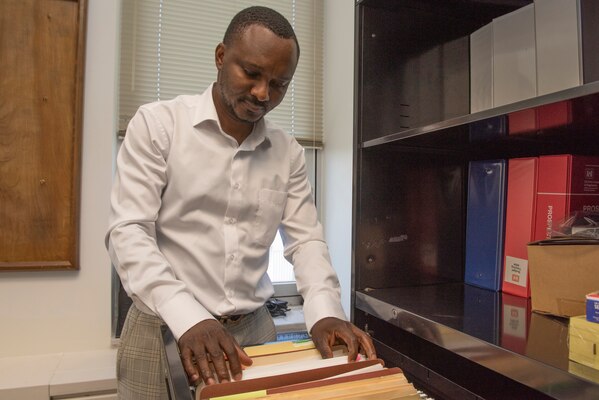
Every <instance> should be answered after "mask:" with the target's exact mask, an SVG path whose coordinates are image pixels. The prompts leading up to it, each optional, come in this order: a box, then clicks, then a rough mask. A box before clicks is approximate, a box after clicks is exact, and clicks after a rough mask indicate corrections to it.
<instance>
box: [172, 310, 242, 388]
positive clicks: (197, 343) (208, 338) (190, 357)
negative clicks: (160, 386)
mask: <svg viewBox="0 0 599 400" xmlns="http://www.w3.org/2000/svg"><path fill="white" fill-rule="evenodd" d="M178 344H179V350H180V352H181V360H182V362H183V367H184V369H185V372H186V373H187V376H188V377H189V381H190V382H191V383H193V384H197V383H199V382H200V380H202V381H204V383H205V384H206V385H212V384H214V383H217V382H228V381H230V380H231V374H232V375H233V379H235V380H239V379H241V370H242V362H243V363H244V364H245V365H249V364H251V360H249V357H248V356H247V354H245V353H244V352H243V350H241V354H243V357H241V359H242V360H243V361H240V355H239V354H240V353H239V350H240V349H239V345H238V344H237V343H236V342H235V339H234V338H233V337H232V336H231V334H230V333H229V332H227V330H226V329H225V328H224V327H223V326H222V325H221V324H220V323H218V322H217V321H215V320H205V321H202V322H200V323H198V324H196V325H195V326H193V327H192V328H191V329H189V330H188V331H187V332H185V333H184V334H183V335H182V336H181V338H180V339H179V343H178ZM238 349H239V350H238ZM248 360H249V361H248ZM229 371H230V372H231V373H230V372H229Z"/></svg>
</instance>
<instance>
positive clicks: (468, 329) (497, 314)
mask: <svg viewBox="0 0 599 400" xmlns="http://www.w3.org/2000/svg"><path fill="white" fill-rule="evenodd" d="M502 297H503V295H502V293H497V292H492V291H488V290H485V289H479V288H476V287H473V286H470V285H466V284H463V283H446V284H438V285H427V286H417V287H401V288H387V289H370V290H366V291H358V292H356V293H355V306H356V308H357V309H359V310H361V311H363V312H365V313H368V314H370V315H372V316H374V317H376V318H378V319H380V320H383V321H385V322H387V323H389V324H392V325H394V326H396V327H398V328H400V329H402V330H404V331H407V332H410V333H412V334H414V335H416V336H418V337H420V338H422V339H424V340H426V341H427V342H429V343H431V344H434V345H436V346H439V347H441V348H443V349H445V350H448V351H450V352H452V353H454V354H456V355H458V356H460V357H463V358H464V359H467V360H469V361H471V362H473V363H475V364H477V365H479V366H482V367H484V368H486V369H488V370H490V371H492V372H495V373H498V374H500V375H502V376H505V377H506V378H509V379H511V380H513V381H515V382H517V383H520V384H522V385H524V386H527V387H530V388H532V389H534V390H536V391H538V392H539V393H542V394H544V395H546V396H549V398H554V399H564V400H566V399H567V400H570V399H597V398H599V383H597V382H593V381H591V380H588V379H585V378H583V377H581V376H578V375H575V374H573V373H571V372H569V371H568V365H571V363H570V364H569V363H568V360H567V337H564V340H563V341H557V342H556V341H555V337H556V335H561V336H562V337H563V336H564V335H567V322H566V321H567V320H561V319H560V320H555V319H553V318H551V317H548V316H544V315H541V314H536V313H532V315H531V314H528V315H527V316H526V318H527V320H525V321H527V322H526V323H527V325H528V326H526V331H525V335H524V337H523V338H522V339H521V340H522V341H523V343H522V348H521V349H514V348H511V349H510V348H509V347H510V346H508V345H507V344H506V343H504V341H503V340H502V339H503V337H502V331H503V329H502V323H503V324H505V323H506V320H505V319H503V316H502V314H501V313H502V310H503V308H504V306H505V300H504V299H503V298H502ZM522 300H523V301H526V299H522ZM531 316H532V321H531V319H530V317H531ZM535 321H536V322H535ZM531 322H532V324H531ZM535 323H536V324H537V326H535V325H534V324H535ZM535 329H537V331H536V332H534V334H533V331H534V330H535ZM539 330H542V331H539ZM543 338H547V342H548V343H547V346H548V349H549V353H547V352H536V353H535V354H533V352H532V349H533V347H536V348H538V347H539V346H541V347H542V344H543V343H539V340H541V341H542V340H543ZM564 346H566V347H565V348H564ZM564 357H565V359H564ZM580 367H582V370H584V369H585V368H586V367H583V366H580ZM580 367H579V370H580ZM587 369H588V370H589V371H587V372H588V375H592V374H593V371H590V368H587ZM594 374H595V375H597V372H594Z"/></svg>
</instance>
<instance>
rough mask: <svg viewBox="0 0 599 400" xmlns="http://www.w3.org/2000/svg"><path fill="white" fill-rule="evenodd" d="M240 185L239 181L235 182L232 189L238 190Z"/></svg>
mask: <svg viewBox="0 0 599 400" xmlns="http://www.w3.org/2000/svg"><path fill="white" fill-rule="evenodd" d="M240 186H241V185H240V184H239V183H236V184H234V185H233V189H235V190H238V189H239V187H240Z"/></svg>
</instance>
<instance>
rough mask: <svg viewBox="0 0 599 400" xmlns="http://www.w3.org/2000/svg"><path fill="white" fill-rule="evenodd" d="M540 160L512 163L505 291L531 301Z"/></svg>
mask: <svg viewBox="0 0 599 400" xmlns="http://www.w3.org/2000/svg"><path fill="white" fill-rule="evenodd" d="M537 169H538V158H537V157H530V158H513V159H510V160H508V178H507V203H506V219H505V247H504V248H505V250H504V257H503V282H502V287H501V289H502V291H503V292H506V293H510V294H513V295H516V296H521V297H530V283H529V279H528V255H527V248H526V245H527V244H528V243H529V242H531V241H532V240H533V237H534V236H533V235H534V228H535V217H536V198H537Z"/></svg>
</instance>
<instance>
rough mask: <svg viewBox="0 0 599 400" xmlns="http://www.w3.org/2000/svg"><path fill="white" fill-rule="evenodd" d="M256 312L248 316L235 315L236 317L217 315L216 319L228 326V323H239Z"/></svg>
mask: <svg viewBox="0 0 599 400" xmlns="http://www.w3.org/2000/svg"><path fill="white" fill-rule="evenodd" d="M255 312H256V311H252V312H249V313H247V314H235V315H215V316H214V318H216V320H217V321H218V322H220V323H221V324H226V323H227V322H238V321H241V320H242V319H243V318H245V317H247V316H250V315H252V314H254V313H255Z"/></svg>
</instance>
